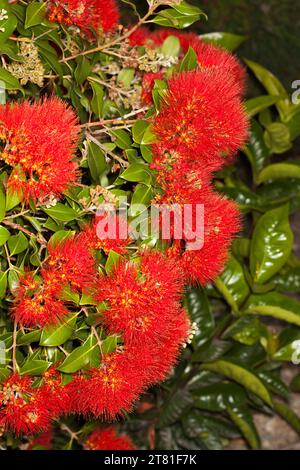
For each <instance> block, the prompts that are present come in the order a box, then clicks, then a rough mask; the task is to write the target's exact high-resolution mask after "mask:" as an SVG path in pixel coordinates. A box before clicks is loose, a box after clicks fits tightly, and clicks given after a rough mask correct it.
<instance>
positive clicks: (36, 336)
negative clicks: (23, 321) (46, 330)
mask: <svg viewBox="0 0 300 470" xmlns="http://www.w3.org/2000/svg"><path fill="white" fill-rule="evenodd" d="M40 337H41V330H34V331H31V332H30V333H26V334H24V333H23V332H22V331H21V330H19V331H18V335H17V345H20V346H22V345H24V344H31V343H36V342H38V341H39V340H40Z"/></svg>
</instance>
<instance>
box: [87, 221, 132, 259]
mask: <svg viewBox="0 0 300 470" xmlns="http://www.w3.org/2000/svg"><path fill="white" fill-rule="evenodd" d="M110 224H111V226H112V227H113V232H114V233H112V234H111V236H108V235H109V234H108V233H107V228H108V227H109V226H110ZM104 235H105V237H104ZM80 238H81V239H82V242H83V243H84V244H85V245H86V246H87V247H88V248H89V249H90V250H91V251H92V252H93V251H95V250H103V251H104V253H105V254H107V255H108V254H109V252H110V250H113V251H115V252H116V253H118V254H120V255H124V254H125V253H126V252H127V247H128V245H129V244H130V243H131V241H132V240H131V239H130V236H129V233H128V226H127V221H126V219H125V218H123V217H120V216H119V215H117V214H114V213H113V214H111V215H110V214H108V213H106V214H103V215H102V216H98V217H96V219H95V221H94V222H92V223H91V224H89V225H87V226H86V227H85V228H84V229H83V231H82V232H81V234H80Z"/></svg>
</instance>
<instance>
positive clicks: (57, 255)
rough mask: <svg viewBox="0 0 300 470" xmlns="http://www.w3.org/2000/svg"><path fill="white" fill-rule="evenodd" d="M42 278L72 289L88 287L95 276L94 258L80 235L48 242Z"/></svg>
mask: <svg viewBox="0 0 300 470" xmlns="http://www.w3.org/2000/svg"><path fill="white" fill-rule="evenodd" d="M42 275H43V277H44V278H47V279H50V278H52V279H53V280H54V281H55V282H58V283H60V285H65V286H66V285H68V284H69V285H70V286H71V287H72V288H73V289H77V290H80V291H81V290H83V289H89V288H90V287H91V285H92V284H93V281H94V278H95V276H96V270H95V260H94V258H93V256H92V254H91V252H90V250H89V248H88V247H87V246H86V244H85V240H84V239H83V238H82V237H81V236H80V235H78V236H72V237H69V238H67V239H65V240H62V241H59V242H50V243H49V244H48V259H47V261H46V263H45V265H44V267H43V270H42Z"/></svg>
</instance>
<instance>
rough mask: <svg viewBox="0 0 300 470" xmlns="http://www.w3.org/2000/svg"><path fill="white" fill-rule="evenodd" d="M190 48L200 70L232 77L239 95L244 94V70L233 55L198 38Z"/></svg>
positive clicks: (192, 42) (191, 43)
mask: <svg viewBox="0 0 300 470" xmlns="http://www.w3.org/2000/svg"><path fill="white" fill-rule="evenodd" d="M190 46H191V47H192V48H193V49H194V51H195V52H196V54H197V57H198V63H199V66H200V68H201V69H204V70H205V69H211V68H213V69H218V70H219V71H224V72H226V73H228V74H230V75H232V77H233V78H234V80H235V82H236V84H237V85H238V86H239V87H240V93H241V94H242V93H243V92H244V88H245V80H246V70H245V68H244V67H243V66H242V65H241V63H240V62H239V60H238V59H237V58H236V57H235V56H234V55H232V54H230V52H228V51H226V50H225V49H222V48H220V47H216V46H214V45H213V44H207V43H205V42H204V41H201V40H200V39H199V38H195V39H194V40H192V41H191V42H190Z"/></svg>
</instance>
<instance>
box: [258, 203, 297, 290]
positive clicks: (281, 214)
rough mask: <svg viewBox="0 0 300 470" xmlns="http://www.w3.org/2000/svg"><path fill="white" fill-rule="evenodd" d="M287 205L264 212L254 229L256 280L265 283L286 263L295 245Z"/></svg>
mask: <svg viewBox="0 0 300 470" xmlns="http://www.w3.org/2000/svg"><path fill="white" fill-rule="evenodd" d="M288 213H289V208H288V206H287V205H285V206H281V207H278V208H277V209H273V210H271V211H269V212H267V213H266V214H264V215H263V216H262V217H261V218H260V219H259V220H258V222H257V224H256V227H255V229H254V233H253V238H252V242H251V249H250V268H251V274H252V276H253V278H254V281H255V282H256V283H258V284H263V283H265V282H266V281H268V280H269V279H270V278H271V277H272V276H273V275H274V274H276V273H277V272H278V271H279V270H280V269H281V268H282V266H283V265H284V264H285V263H286V261H287V259H288V258H289V256H290V253H291V250H292V245H293V232H292V230H291V228H290V225H289V219H288Z"/></svg>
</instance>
